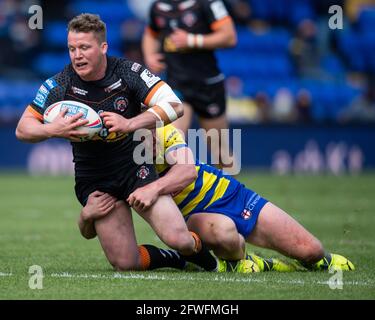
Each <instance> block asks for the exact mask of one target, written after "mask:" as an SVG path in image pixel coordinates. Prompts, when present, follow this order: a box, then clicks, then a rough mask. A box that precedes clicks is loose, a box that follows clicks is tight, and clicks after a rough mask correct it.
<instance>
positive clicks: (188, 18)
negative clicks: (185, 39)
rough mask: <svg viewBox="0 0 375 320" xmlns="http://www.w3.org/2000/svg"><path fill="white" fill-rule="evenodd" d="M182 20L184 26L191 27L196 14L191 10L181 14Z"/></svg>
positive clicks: (195, 19) (194, 21)
mask: <svg viewBox="0 0 375 320" xmlns="http://www.w3.org/2000/svg"><path fill="white" fill-rule="evenodd" d="M182 22H183V23H185V25H186V26H188V27H192V26H193V25H194V24H195V23H196V22H197V16H196V15H195V14H194V13H192V12H187V13H185V14H184V15H183V16H182Z"/></svg>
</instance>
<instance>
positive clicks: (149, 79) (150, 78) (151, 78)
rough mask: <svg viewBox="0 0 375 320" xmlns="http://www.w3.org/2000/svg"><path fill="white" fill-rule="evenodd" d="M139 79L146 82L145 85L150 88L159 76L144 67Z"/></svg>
mask: <svg viewBox="0 0 375 320" xmlns="http://www.w3.org/2000/svg"><path fill="white" fill-rule="evenodd" d="M141 79H142V80H143V81H144V82H145V83H146V86H147V87H149V88H151V87H152V86H153V85H154V84H155V83H156V82H158V81H159V80H160V78H159V77H157V76H155V75H154V74H152V73H151V72H150V71H149V70H147V69H145V70H143V72H142V73H141Z"/></svg>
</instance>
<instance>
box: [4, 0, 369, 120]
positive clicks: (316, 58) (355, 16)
mask: <svg viewBox="0 0 375 320" xmlns="http://www.w3.org/2000/svg"><path fill="white" fill-rule="evenodd" d="M225 2H226V4H227V7H228V9H229V10H230V13H231V15H232V17H233V18H234V21H235V23H236V27H237V31H238V44H237V46H236V47H235V48H233V49H225V50H218V51H217V58H218V61H219V65H220V66H221V69H222V71H223V72H224V74H225V75H226V86H227V93H228V116H229V118H230V120H231V121H232V123H235V122H242V123H293V124H294V123H339V124H345V123H375V81H374V80H375V54H374V52H375V32H374V29H375V0H332V1H331V0H225ZM151 3H152V0H147V1H146V0H142V1H139V0H128V1H125V0H117V1H116V0H103V1H100V0H93V1H89V0H70V1H64V2H57V1H47V0H45V1H42V0H39V1H38V0H31V1H28V0H0V48H1V50H0V121H1V123H6V122H9V123H13V122H14V121H16V120H17V119H18V118H19V116H20V114H21V113H22V112H23V110H24V108H25V106H26V105H27V104H28V103H29V102H30V101H32V99H33V98H34V95H35V94H36V91H37V89H38V88H39V86H40V84H41V83H42V82H43V81H44V80H45V79H47V78H49V77H51V76H52V75H53V74H55V73H57V72H59V71H60V70H61V69H62V67H63V65H64V64H66V63H69V57H68V52H67V49H66V24H67V21H68V20H69V19H71V18H72V17H73V16H75V15H77V14H79V13H82V12H91V13H97V14H99V15H100V16H101V18H102V19H103V20H104V21H105V22H106V24H107V29H108V42H109V47H110V51H109V54H111V55H118V56H125V57H126V58H128V59H130V60H133V61H137V62H143V61H142V53H141V50H140V49H141V47H140V41H141V37H142V33H143V29H144V26H145V24H146V20H147V11H148V7H149V5H150V4H151ZM35 4H37V5H40V6H41V7H42V8H43V29H42V30H33V29H30V28H29V19H30V17H32V15H33V13H34V12H32V13H29V8H30V6H32V5H35ZM333 5H338V6H340V7H341V8H342V9H343V29H331V28H330V27H329V20H330V18H332V16H333V14H334V13H337V11H335V12H334V13H329V8H330V7H331V6H333ZM335 21H336V23H337V22H339V21H338V20H337V19H336V20H335ZM202 63H204V62H202Z"/></svg>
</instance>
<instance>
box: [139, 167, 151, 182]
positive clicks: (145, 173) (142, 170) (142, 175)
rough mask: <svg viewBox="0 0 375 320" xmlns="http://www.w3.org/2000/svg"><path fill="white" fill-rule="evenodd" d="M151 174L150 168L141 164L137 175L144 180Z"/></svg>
mask: <svg viewBox="0 0 375 320" xmlns="http://www.w3.org/2000/svg"><path fill="white" fill-rule="evenodd" d="M149 174H150V170H149V168H147V167H146V166H141V167H140V168H139V169H138V171H137V177H138V178H139V179H142V180H144V179H146V178H147V177H148V175H149Z"/></svg>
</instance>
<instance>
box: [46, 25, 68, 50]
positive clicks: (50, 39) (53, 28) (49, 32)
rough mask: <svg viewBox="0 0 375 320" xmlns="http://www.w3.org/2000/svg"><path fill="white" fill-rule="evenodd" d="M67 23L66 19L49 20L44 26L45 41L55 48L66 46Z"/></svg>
mask: <svg viewBox="0 0 375 320" xmlns="http://www.w3.org/2000/svg"><path fill="white" fill-rule="evenodd" d="M67 36H68V34H67V24H66V22H65V21H55V22H47V23H46V24H45V26H44V28H43V41H45V42H46V43H47V44H48V46H51V47H53V48H64V49H65V48H66V42H67Z"/></svg>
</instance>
